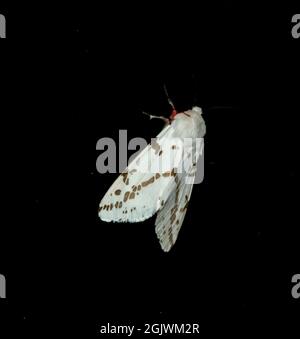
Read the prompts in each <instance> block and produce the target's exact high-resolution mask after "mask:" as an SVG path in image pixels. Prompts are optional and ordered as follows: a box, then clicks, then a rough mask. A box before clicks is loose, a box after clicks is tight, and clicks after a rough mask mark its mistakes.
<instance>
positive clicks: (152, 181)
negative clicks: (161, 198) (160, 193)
mask: <svg viewBox="0 0 300 339" xmlns="http://www.w3.org/2000/svg"><path fill="white" fill-rule="evenodd" d="M153 183H154V176H153V177H151V178H150V179H148V180H146V181H143V182H142V186H143V187H146V186H148V185H150V184H153Z"/></svg>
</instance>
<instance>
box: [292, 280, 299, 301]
mask: <svg viewBox="0 0 300 339" xmlns="http://www.w3.org/2000/svg"><path fill="white" fill-rule="evenodd" d="M292 283H293V284H295V285H294V286H293V287H292V291H291V293H292V297H293V298H295V299H299V298H300V274H295V275H293V277H292Z"/></svg>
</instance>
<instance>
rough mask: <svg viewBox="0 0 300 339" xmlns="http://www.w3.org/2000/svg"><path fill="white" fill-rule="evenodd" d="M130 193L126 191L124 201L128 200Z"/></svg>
mask: <svg viewBox="0 0 300 339" xmlns="http://www.w3.org/2000/svg"><path fill="white" fill-rule="evenodd" d="M129 194H130V192H129V191H127V192H125V194H124V199H123V201H124V202H126V201H127V200H128V197H129Z"/></svg>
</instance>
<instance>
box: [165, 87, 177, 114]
mask: <svg viewBox="0 0 300 339" xmlns="http://www.w3.org/2000/svg"><path fill="white" fill-rule="evenodd" d="M164 91H165V94H166V97H167V100H168V103H169V105H170V106H171V107H172V108H173V110H174V111H176V109H175V106H174V104H173V101H172V100H171V99H170V96H169V93H168V90H167V86H166V84H164Z"/></svg>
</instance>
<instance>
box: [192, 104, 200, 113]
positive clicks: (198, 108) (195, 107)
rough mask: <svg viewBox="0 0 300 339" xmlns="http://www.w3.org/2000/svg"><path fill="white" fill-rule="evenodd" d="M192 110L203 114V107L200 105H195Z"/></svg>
mask: <svg viewBox="0 0 300 339" xmlns="http://www.w3.org/2000/svg"><path fill="white" fill-rule="evenodd" d="M192 111H194V112H196V113H198V114H202V109H201V108H200V107H198V106H194V107H193V108H192Z"/></svg>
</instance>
